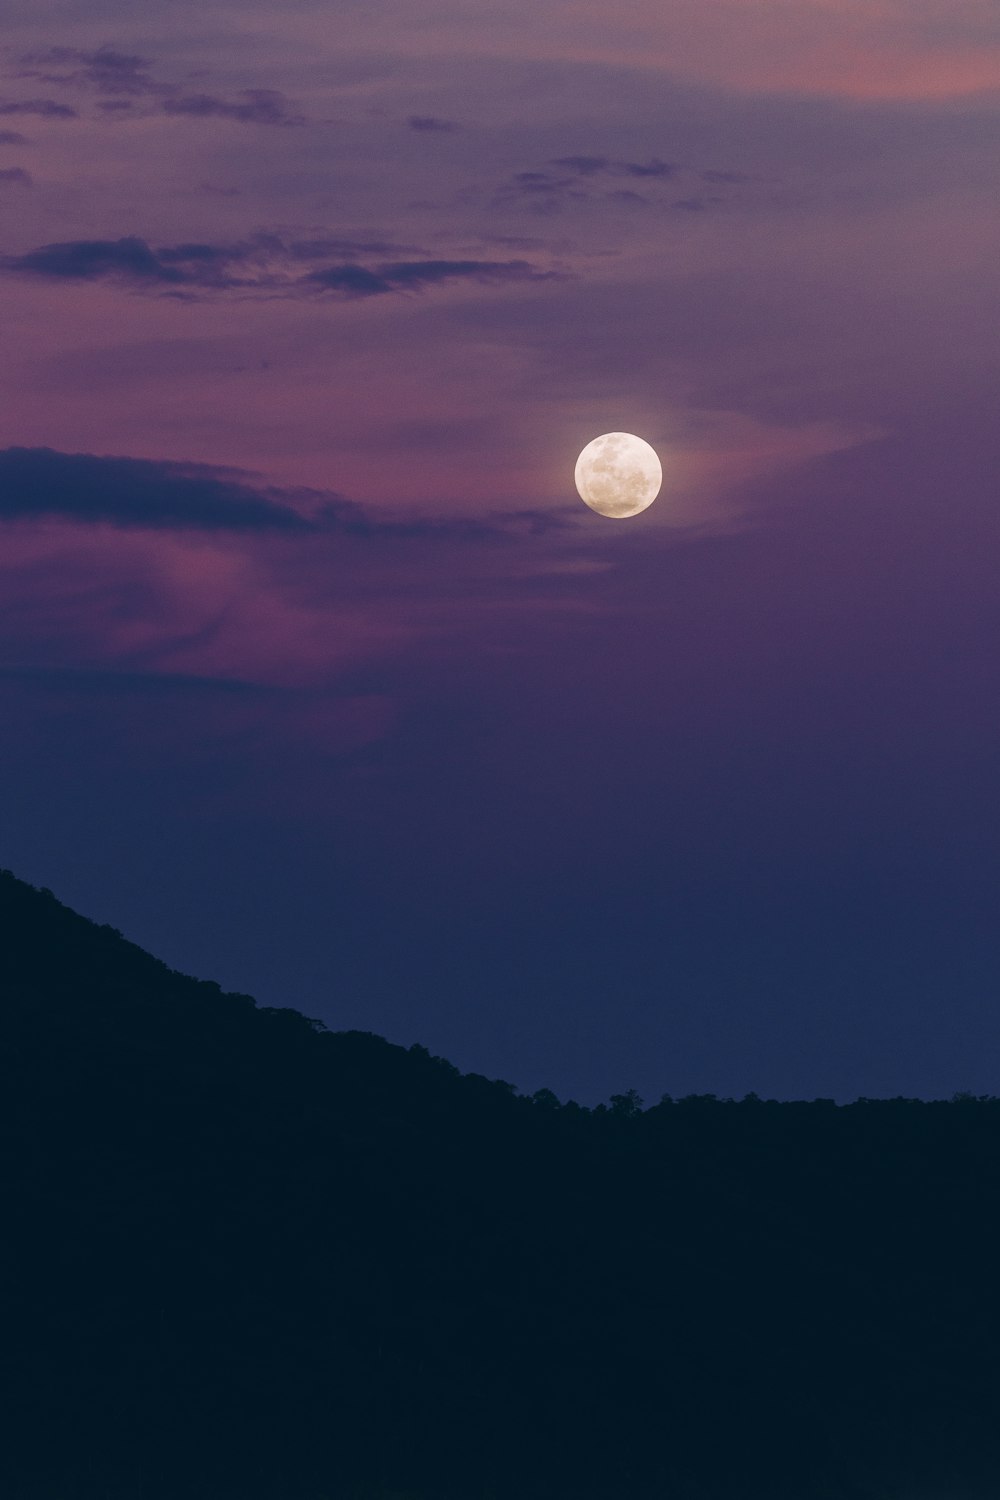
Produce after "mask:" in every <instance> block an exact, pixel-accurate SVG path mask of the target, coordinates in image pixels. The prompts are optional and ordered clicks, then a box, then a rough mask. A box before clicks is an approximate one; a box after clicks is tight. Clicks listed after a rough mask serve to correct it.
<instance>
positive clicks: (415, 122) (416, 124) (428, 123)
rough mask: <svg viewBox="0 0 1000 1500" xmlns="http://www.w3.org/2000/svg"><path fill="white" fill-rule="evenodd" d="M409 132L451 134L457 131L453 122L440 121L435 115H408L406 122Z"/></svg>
mask: <svg viewBox="0 0 1000 1500" xmlns="http://www.w3.org/2000/svg"><path fill="white" fill-rule="evenodd" d="M406 123H407V125H409V127H410V129H411V130H418V131H422V132H423V133H425V134H432V133H433V132H434V131H440V132H445V133H448V132H451V131H453V130H457V129H458V125H457V124H456V123H455V121H454V120H441V119H439V118H438V116H437V115H409V116H408V117H407V121H406Z"/></svg>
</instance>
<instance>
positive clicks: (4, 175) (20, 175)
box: [0, 167, 32, 187]
mask: <svg viewBox="0 0 1000 1500" xmlns="http://www.w3.org/2000/svg"><path fill="white" fill-rule="evenodd" d="M0 182H14V183H18V184H19V185H20V186H21V187H31V185H32V184H31V176H30V175H29V173H27V172H26V171H25V170H24V168H23V167H4V168H2V169H0Z"/></svg>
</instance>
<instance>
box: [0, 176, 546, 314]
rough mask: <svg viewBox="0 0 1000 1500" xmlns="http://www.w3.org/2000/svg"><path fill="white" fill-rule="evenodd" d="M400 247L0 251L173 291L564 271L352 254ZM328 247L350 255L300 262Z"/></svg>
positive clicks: (16, 269)
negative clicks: (308, 266) (328, 261)
mask: <svg viewBox="0 0 1000 1500" xmlns="http://www.w3.org/2000/svg"><path fill="white" fill-rule="evenodd" d="M14 170H15V171H16V172H18V173H20V171H21V169H20V168H16V169H14ZM0 180H2V179H0ZM11 180H13V179H11ZM17 180H19V181H20V180H21V178H20V177H18V178H17ZM400 248H406V247H400V246H394V245H392V244H391V243H390V242H387V241H383V240H367V241H365V240H360V241H358V240H339V239H322V240H301V241H300V240H293V241H291V242H286V241H284V240H282V239H281V238H280V237H279V236H277V235H270V234H261V235H257V236H255V237H254V238H253V239H250V240H247V241H244V242H241V243H236V244H228V245H211V244H205V243H201V242H198V241H193V242H189V243H184V244H179V245H161V246H157V247H154V246H151V245H150V244H148V243H147V241H146V240H144V239H140V238H139V237H138V236H135V235H129V236H124V237H123V238H121V239H117V240H66V241H59V242H57V243H55V244H51V245H40V246H38V247H37V248H36V249H34V250H28V251H26V252H25V253H24V254H22V255H12V256H7V257H0V272H7V273H8V274H10V275H31V276H38V277H46V278H49V279H51V280H55V281H103V280H112V281H114V280H117V281H120V282H123V283H125V285H127V286H131V287H132V288H133V289H137V290H145V291H150V292H160V293H166V294H173V295H184V294H185V293H198V292H213V291H214V292H230V291H244V292H250V293H252V292H254V291H256V292H266V293H267V294H268V295H270V296H274V295H284V296H288V297H297V296H301V295H303V293H307V292H312V293H315V292H316V291H328V292H339V293H340V294H341V295H342V296H343V297H345V298H356V297H374V296H383V295H385V294H387V293H389V292H405V291H414V290H418V289H419V288H421V287H425V286H434V285H437V284H438V283H440V282H445V281H476V282H480V283H482V284H484V285H489V284H494V285H495V284H502V283H505V282H526V281H545V280H551V279H553V278H555V277H557V276H561V275H562V274H563V273H561V272H556V271H547V270H542V269H540V268H539V267H537V266H535V265H533V264H532V263H531V262H530V261H526V260H394V261H379V262H377V263H376V264H374V265H372V266H367V265H363V264H361V263H360V261H359V260H357V259H355V258H354V257H355V256H358V255H364V254H384V253H385V252H386V251H388V250H394V249H395V250H397V252H398V250H399V249H400ZM331 254H340V255H344V256H350V257H351V259H345V260H343V261H341V262H339V263H337V264H335V265H325V266H318V267H316V269H314V270H312V271H305V272H304V271H303V262H306V263H308V262H309V261H316V260H320V259H323V258H324V257H325V256H327V255H331Z"/></svg>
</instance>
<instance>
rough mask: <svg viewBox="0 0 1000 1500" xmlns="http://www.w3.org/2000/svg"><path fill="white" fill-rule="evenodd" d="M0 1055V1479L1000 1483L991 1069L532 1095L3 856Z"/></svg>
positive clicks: (271, 1483) (241, 1487) (31, 1493)
mask: <svg viewBox="0 0 1000 1500" xmlns="http://www.w3.org/2000/svg"><path fill="white" fill-rule="evenodd" d="M665 1066H667V1063H665ZM0 1070H2V1078H0V1116H2V1131H0V1142H2V1145H0V1151H2V1183H3V1209H4V1229H3V1234H2V1237H0V1271H2V1284H3V1288H4V1293H3V1305H2V1312H0V1316H2V1324H0V1329H2V1333H0V1402H2V1407H0V1409H2V1411H3V1414H4V1419H5V1420H4V1429H5V1437H4V1441H3V1443H2V1444H0V1495H2V1496H4V1497H10V1500H181V1497H183V1500H612V1497H615V1500H617V1497H630V1500H995V1497H996V1495H997V1494H998V1493H1000V1399H998V1398H1000V1362H998V1359H997V1354H996V1350H997V1347H998V1333H1000V1295H998V1290H997V1273H996V1261H997V1227H998V1225H1000V1174H998V1166H1000V1101H998V1100H996V1099H993V1098H983V1099H972V1098H968V1097H961V1098H957V1099H955V1100H954V1101H951V1102H932V1103H927V1102H922V1101H919V1100H905V1099H899V1100H887V1101H875V1100H859V1101H858V1102H856V1103H855V1104H852V1105H849V1106H836V1105H834V1104H833V1103H831V1102H829V1101H824V1100H816V1101H813V1102H810V1103H788V1102H785V1103H778V1102H774V1101H769V1102H764V1101H761V1100H759V1099H757V1098H755V1097H754V1096H749V1097H748V1098H747V1099H745V1100H743V1101H740V1102H733V1101H720V1100H716V1099H714V1098H712V1097H711V1096H706V1097H694V1098H688V1099H684V1100H680V1101H676V1102H674V1101H671V1100H668V1099H665V1100H664V1101H663V1102H662V1103H660V1104H659V1105H657V1106H655V1107H653V1108H650V1109H646V1110H642V1109H641V1108H640V1107H639V1106H640V1102H641V1101H637V1100H636V1099H635V1098H634V1096H631V1095H624V1096H621V1097H616V1098H615V1100H613V1101H612V1106H611V1108H605V1107H603V1106H599V1107H598V1109H596V1110H585V1109H581V1108H580V1107H578V1106H577V1105H574V1104H572V1103H570V1104H562V1105H561V1104H560V1103H559V1101H558V1100H557V1099H556V1098H555V1097H554V1095H551V1094H549V1093H548V1092H547V1091H544V1090H543V1091H542V1092H541V1093H540V1094H537V1095H535V1096H533V1097H532V1098H525V1097H521V1096H519V1095H518V1094H517V1092H516V1090H515V1089H514V1088H513V1087H512V1086H511V1085H509V1084H506V1083H503V1082H496V1081H490V1080H488V1079H486V1078H482V1077H479V1076H477V1075H474V1074H473V1075H464V1076H463V1075H461V1074H459V1072H458V1071H457V1070H456V1069H455V1068H454V1067H452V1066H451V1065H450V1064H448V1063H447V1062H444V1061H442V1060H441V1059H439V1058H434V1057H431V1056H430V1055H429V1054H428V1053H427V1052H426V1051H425V1050H424V1049H423V1048H420V1047H414V1048H410V1049H409V1050H405V1049H403V1048H401V1047H397V1046H393V1045H391V1044H390V1043H388V1042H386V1041H384V1040H383V1039H381V1038H379V1037H376V1036H372V1035H370V1034H368V1033H360V1032H340V1033H336V1032H330V1031H327V1030H326V1029H325V1028H324V1027H322V1025H321V1024H320V1023H318V1022H314V1021H310V1020H309V1019H307V1018H306V1017H304V1016H301V1015H299V1014H298V1013H297V1012H296V1011H294V1010H279V1009H265V1008H260V1007H257V1006H255V1004H254V1002H253V1001H252V1000H251V999H250V998H249V997H247V996H245V995H234V994H226V993H223V992H222V991H221V990H220V989H219V987H218V986H217V985H214V984H210V983H204V982H199V981H197V980H194V979H189V978H186V977H185V976H183V975H180V974H177V973H174V972H172V971H171V970H170V969H168V968H167V967H166V966H165V965H164V964H162V963H160V962H158V961H157V960H156V959H154V958H152V957H150V956H149V955H148V954H146V953H144V952H142V950H141V949H139V948H137V947H135V946H134V945H133V944H131V943H128V942H127V941H125V939H124V938H122V937H121V935H120V934H119V933H117V932H115V931H113V930H112V929H110V928H107V927H98V926H95V925H94V924H93V923H91V922H88V921H87V920H86V919H84V918H83V917H80V916H78V915H76V914H75V913H74V912H72V911H70V910H68V909H67V908H66V907H64V906H62V905H60V903H59V902H58V901H57V900H56V899H55V897H54V896H52V895H51V893H50V892H48V891H38V890H35V889H33V888H32V887H30V886H28V885H25V884H24V883H22V882H20V881H18V880H16V879H15V878H14V877H13V876H12V875H10V874H9V873H6V872H4V873H2V874H0Z"/></svg>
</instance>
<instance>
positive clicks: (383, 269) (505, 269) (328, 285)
mask: <svg viewBox="0 0 1000 1500" xmlns="http://www.w3.org/2000/svg"><path fill="white" fill-rule="evenodd" d="M560 274H561V273H559V272H556V271H540V270H539V269H538V268H537V267H536V266H533V265H532V264H531V263H530V261H526V260H416V261H396V262H393V263H389V264H383V265H380V266H378V267H377V268H376V269H375V270H369V269H368V268H367V267H365V266H359V265H354V264H348V265H342V266H326V267H324V268H323V269H321V270H318V271H313V272H312V273H311V274H310V277H309V280H310V281H312V282H315V283H316V284H317V285H318V286H321V287H323V288H325V289H327V290H329V291H335V292H343V293H344V294H345V295H347V296H349V297H377V296H381V295H384V294H385V293H387V292H402V291H415V290H418V289H419V288H421V287H425V286H436V285H438V284H439V283H441V282H444V281H478V282H484V283H497V282H510V281H547V280H551V279H553V278H555V277H557V276H559V275H560Z"/></svg>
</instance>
